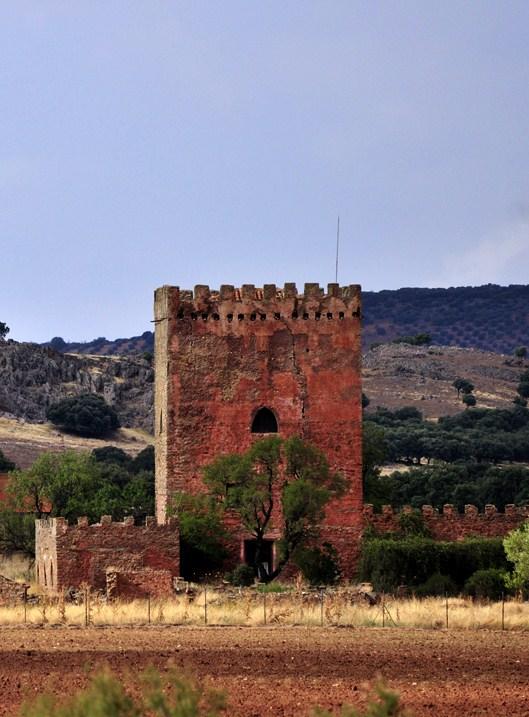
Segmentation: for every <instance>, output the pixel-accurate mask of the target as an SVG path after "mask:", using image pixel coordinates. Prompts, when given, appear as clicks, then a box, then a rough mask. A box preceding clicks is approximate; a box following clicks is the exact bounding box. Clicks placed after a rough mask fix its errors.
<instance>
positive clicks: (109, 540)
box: [35, 516, 180, 598]
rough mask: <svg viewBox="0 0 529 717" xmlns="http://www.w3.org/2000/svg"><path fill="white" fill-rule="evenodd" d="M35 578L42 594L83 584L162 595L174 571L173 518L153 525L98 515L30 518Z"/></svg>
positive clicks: (118, 592) (118, 593)
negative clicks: (91, 518)
mask: <svg viewBox="0 0 529 717" xmlns="http://www.w3.org/2000/svg"><path fill="white" fill-rule="evenodd" d="M35 554H36V567H35V570H36V577H37V582H38V584H39V585H40V587H41V588H42V589H43V590H44V591H45V592H47V593H55V594H57V593H61V592H63V591H65V590H70V589H74V590H78V589H80V588H82V586H84V585H89V586H90V587H91V589H94V590H97V591H100V592H106V593H107V595H108V596H109V597H127V598H132V597H141V596H144V595H147V594H149V595H152V596H156V597H162V596H164V595H170V594H171V593H172V585H173V578H176V577H178V576H179V573H180V536H179V531H178V524H177V522H176V520H174V519H170V520H168V521H167V522H166V523H165V524H164V525H157V524H156V521H155V520H154V518H147V519H146V522H145V525H134V519H133V518H132V517H130V518H125V520H124V521H123V522H113V521H112V519H111V517H110V516H103V517H102V518H101V521H100V522H99V523H95V524H92V525H90V524H89V522H88V519H87V518H79V520H78V522H77V525H69V524H68V521H67V520H65V519H64V518H50V519H43V520H37V521H36V530H35Z"/></svg>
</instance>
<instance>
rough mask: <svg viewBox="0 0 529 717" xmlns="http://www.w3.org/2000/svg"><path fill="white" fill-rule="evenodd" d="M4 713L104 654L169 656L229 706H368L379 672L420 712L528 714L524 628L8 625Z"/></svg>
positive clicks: (63, 687)
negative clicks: (219, 693)
mask: <svg viewBox="0 0 529 717" xmlns="http://www.w3.org/2000/svg"><path fill="white" fill-rule="evenodd" d="M0 650H1V652H0V690H1V695H2V699H1V700H0V715H12V714H14V713H16V711H17V708H18V706H19V705H20V703H21V702H22V700H23V699H24V698H25V697H32V696H34V695H37V694H40V693H42V692H43V691H50V690H51V691H54V692H56V693H58V694H61V695H63V694H66V693H69V692H72V691H73V690H75V689H77V688H79V687H81V686H83V685H85V684H86V682H87V679H88V678H87V673H88V674H89V673H91V672H94V671H97V670H98V669H100V668H101V667H102V666H104V665H107V666H109V667H110V668H111V669H112V670H113V671H115V672H116V673H117V674H119V675H120V676H122V677H123V679H124V681H125V682H126V683H128V684H131V683H132V680H133V675H134V674H135V673H136V672H137V671H141V670H143V669H144V668H145V667H147V666H148V665H151V664H152V665H155V666H156V667H158V668H159V669H161V670H164V669H166V668H167V667H168V666H169V665H175V666H176V667H178V668H182V669H183V670H185V671H186V672H188V673H191V674H193V675H194V676H195V677H196V678H198V679H199V680H201V681H204V682H205V683H207V684H208V685H209V686H213V687H215V688H219V689H222V690H225V691H226V692H227V694H228V701H229V709H228V714H229V715H230V716H234V717H242V716H243V715H244V716H245V717H250V716H255V717H259V716H260V715H281V716H283V717H286V716H287V715H288V716H290V715H292V716H294V715H296V716H298V715H310V714H311V711H312V708H313V707H314V706H315V705H321V706H323V707H325V708H328V709H332V710H333V711H334V712H335V713H336V714H338V713H339V710H340V707H341V705H342V704H344V703H346V704H353V705H356V706H362V705H365V701H366V694H367V692H368V690H370V689H371V687H372V685H373V682H374V681H375V680H376V677H377V675H380V676H382V677H383V679H384V680H385V682H386V683H387V684H388V685H389V686H390V687H392V688H394V689H396V690H398V692H399V693H400V694H401V697H402V700H403V702H404V704H405V705H406V706H407V707H408V708H410V709H411V710H412V712H413V713H414V714H415V715H416V717H422V716H423V715H435V717H444V716H446V717H448V716H449V715H450V716H452V715H476V716H477V715H480V716H481V717H482V716H484V715H491V716H492V715H494V717H500V716H502V715H505V716H507V715H509V716H510V715H517V716H518V717H520V716H521V715H529V644H528V642H527V637H526V635H525V634H524V633H512V632H504V633H502V632H486V631H483V632H481V631H480V632H475V631H474V632H471V631H468V632H456V631H438V632H437V631H432V632H427V631H420V630H391V629H386V630H384V629H340V628H323V629H306V628H283V627H269V628H266V627H263V628H231V627H227V628H215V627H209V628H182V627H179V628H173V627H165V628H160V627H153V628H147V627H144V628H104V629H96V628H91V629H88V630H83V629H74V628H47V629H27V628H4V629H2V630H1V648H0Z"/></svg>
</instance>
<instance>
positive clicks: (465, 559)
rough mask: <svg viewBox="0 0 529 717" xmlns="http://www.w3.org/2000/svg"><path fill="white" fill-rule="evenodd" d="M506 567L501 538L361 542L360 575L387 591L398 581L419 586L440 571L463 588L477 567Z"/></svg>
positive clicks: (400, 583) (399, 583) (375, 539)
mask: <svg viewBox="0 0 529 717" xmlns="http://www.w3.org/2000/svg"><path fill="white" fill-rule="evenodd" d="M507 567H508V565H507V559H506V556H505V551H504V549H503V544H502V540H501V538H469V539H467V540H463V541H457V542H445V541H435V540H431V539H428V538H421V537H411V538H404V539H397V540H396V539H389V540H388V539H384V538H372V539H370V540H365V541H364V542H363V544H362V552H361V558H360V567H359V577H360V580H364V581H367V582H371V583H372V584H373V587H374V588H375V590H379V591H382V590H384V591H386V592H390V591H392V590H394V589H395V588H397V587H398V586H399V585H408V586H410V587H414V586H422V585H423V584H424V583H426V582H427V581H428V579H429V578H430V577H431V576H432V575H435V574H436V573H439V574H441V575H444V576H447V577H449V578H450V579H451V580H453V581H454V583H455V585H456V586H457V589H462V588H463V586H464V584H465V582H466V580H468V578H469V577H470V576H471V575H472V574H473V573H474V572H475V571H476V570H483V569H486V568H499V569H503V570H507Z"/></svg>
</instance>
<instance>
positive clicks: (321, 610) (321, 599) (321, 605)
mask: <svg viewBox="0 0 529 717" xmlns="http://www.w3.org/2000/svg"><path fill="white" fill-rule="evenodd" d="M323 600H324V592H323V590H321V591H320V627H323Z"/></svg>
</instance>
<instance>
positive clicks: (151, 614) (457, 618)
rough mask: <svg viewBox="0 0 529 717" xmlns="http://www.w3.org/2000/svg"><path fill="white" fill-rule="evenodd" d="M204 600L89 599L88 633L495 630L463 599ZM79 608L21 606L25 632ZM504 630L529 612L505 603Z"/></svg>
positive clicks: (6, 611)
mask: <svg viewBox="0 0 529 717" xmlns="http://www.w3.org/2000/svg"><path fill="white" fill-rule="evenodd" d="M204 602H205V601H204V592H203V591H201V592H198V593H197V594H196V595H194V596H192V597H191V596H188V595H186V594H181V595H176V596H175V597H174V598H172V599H164V600H154V599H153V600H151V601H150V603H149V601H148V600H147V599H142V600H140V599H138V600H133V601H129V602H125V601H116V602H107V601H105V600H101V599H98V598H96V597H92V598H91V599H90V603H89V620H90V623H91V624H92V625H112V626H114V625H134V624H136V625H144V624H147V623H149V622H150V623H151V624H158V625H163V624H167V625H201V624H204V623H205V621H206V618H207V624H209V625H246V626H258V625H263V624H265V616H266V624H267V625H300V626H306V627H318V626H320V625H321V624H323V625H333V626H347V627H382V626H385V627H388V628H389V627H390V628H398V627H404V628H423V629H442V628H446V619H447V618H446V614H447V604H448V627H449V628H454V629H460V630H475V629H501V628H502V604H501V603H486V604H485V603H477V602H476V603H474V602H472V601H471V600H467V599H463V598H449V599H448V603H447V602H446V601H445V599H441V598H427V599H424V600H416V599H411V598H410V599H399V600H387V601H386V602H385V604H384V608H383V606H382V605H381V604H379V605H375V606H369V605H367V604H365V603H363V602H352V601H351V597H350V593H349V594H347V593H345V592H344V593H336V594H333V595H325V596H324V598H323V601H322V599H321V596H320V595H319V594H303V593H294V592H293V593H280V594H270V593H269V594H266V596H265V595H262V594H256V593H255V592H253V591H241V593H240V594H237V595H234V594H229V593H225V592H220V591H215V590H213V589H211V590H210V589H208V590H207V594H206V605H207V609H206V610H205V609H204ZM85 615H86V613H85V605H84V604H79V605H76V604H72V603H65V602H64V601H63V600H61V599H60V598H59V599H57V598H55V599H42V601H41V602H40V604H31V603H29V604H28V605H27V606H26V621H27V623H28V624H34V625H40V624H67V625H81V626H82V625H84V624H85ZM23 622H24V606H23V605H18V606H13V607H0V626H2V625H17V624H21V623H23ZM504 627H505V629H506V630H527V629H529V604H528V603H523V602H516V601H511V602H506V603H505V606H504Z"/></svg>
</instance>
